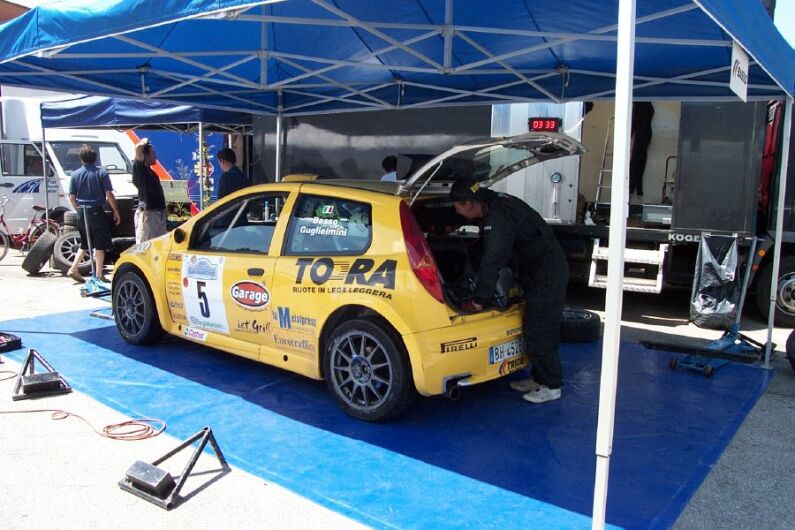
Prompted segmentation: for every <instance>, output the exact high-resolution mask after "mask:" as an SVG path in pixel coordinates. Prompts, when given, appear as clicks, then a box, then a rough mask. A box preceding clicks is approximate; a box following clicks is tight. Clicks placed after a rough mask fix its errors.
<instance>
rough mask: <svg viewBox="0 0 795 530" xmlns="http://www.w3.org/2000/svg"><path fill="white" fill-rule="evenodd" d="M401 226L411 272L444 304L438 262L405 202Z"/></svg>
mask: <svg viewBox="0 0 795 530" xmlns="http://www.w3.org/2000/svg"><path fill="white" fill-rule="evenodd" d="M400 226H401V227H403V240H404V241H405V242H406V253H407V254H408V256H409V262H410V263H411V270H413V271H414V274H415V275H416V276H417V279H418V280H419V281H420V283H421V284H422V286H423V287H425V289H426V290H427V291H428V292H429V293H430V294H431V296H433V297H434V298H436V299H437V300H438V301H440V302H441V303H444V295H443V294H442V281H441V279H440V278H439V269H438V268H437V267H436V260H434V259H433V254H431V247H430V246H428V241H427V240H426V239H425V236H424V235H423V234H422V229H421V228H420V225H419V224H417V220H416V219H414V215H413V214H412V213H411V209H410V208H409V206H408V205H407V204H406V203H405V202H401V203H400Z"/></svg>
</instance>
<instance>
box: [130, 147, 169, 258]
mask: <svg viewBox="0 0 795 530" xmlns="http://www.w3.org/2000/svg"><path fill="white" fill-rule="evenodd" d="M155 162H157V153H155V148H154V147H152V144H151V143H149V139H148V138H142V139H141V141H140V142H138V143H137V144H136V145H135V161H134V162H133V185H134V186H135V187H136V188H138V209H136V210H135V242H136V243H143V242H144V241H148V240H150V239H154V238H156V237H160V236H162V235H163V234H165V233H166V232H168V230H167V228H166V198H165V196H164V195H163V186H162V185H161V184H160V179H159V178H158V177H157V175H156V174H155V172H154V171H153V170H152V167H151V166H152V165H154V163H155Z"/></svg>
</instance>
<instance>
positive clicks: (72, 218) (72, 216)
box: [63, 210, 80, 228]
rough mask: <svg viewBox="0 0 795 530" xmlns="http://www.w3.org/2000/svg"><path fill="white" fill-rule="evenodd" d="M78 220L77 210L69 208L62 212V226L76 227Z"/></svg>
mask: <svg viewBox="0 0 795 530" xmlns="http://www.w3.org/2000/svg"><path fill="white" fill-rule="evenodd" d="M79 222H80V216H79V215H78V214H77V212H73V211H71V210H69V211H68V212H64V214H63V224H64V226H73V227H75V228H77V223H79Z"/></svg>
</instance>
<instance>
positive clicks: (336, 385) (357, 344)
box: [324, 319, 416, 421]
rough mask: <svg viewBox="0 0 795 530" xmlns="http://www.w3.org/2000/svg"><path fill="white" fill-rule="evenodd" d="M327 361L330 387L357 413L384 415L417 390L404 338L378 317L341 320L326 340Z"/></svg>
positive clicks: (347, 409)
mask: <svg viewBox="0 0 795 530" xmlns="http://www.w3.org/2000/svg"><path fill="white" fill-rule="evenodd" d="M324 364H325V366H324V369H325V376H326V385H327V386H328V389H329V392H331V395H332V396H334V399H335V400H336V401H337V403H338V404H339V405H340V407H341V408H342V409H343V410H344V411H345V412H346V413H347V414H349V415H351V416H353V417H354V418H357V419H360V420H364V421H380V420H383V419H386V418H388V417H390V416H394V415H396V414H399V413H400V412H402V411H403V410H405V409H406V408H407V407H408V406H409V405H410V404H411V402H412V401H413V399H414V397H415V396H416V390H415V389H414V381H413V379H412V373H411V364H410V363H409V360H408V356H407V355H406V352H405V350H404V349H403V346H402V344H401V343H400V338H399V337H398V336H397V335H396V334H395V333H393V332H391V330H388V328H387V327H386V325H385V324H382V323H380V322H379V321H376V320H371V319H354V320H350V321H347V322H344V323H343V324H341V325H339V326H337V327H336V328H335V329H334V330H333V331H332V332H331V335H330V336H329V339H328V341H327V346H326V354H325V356H324Z"/></svg>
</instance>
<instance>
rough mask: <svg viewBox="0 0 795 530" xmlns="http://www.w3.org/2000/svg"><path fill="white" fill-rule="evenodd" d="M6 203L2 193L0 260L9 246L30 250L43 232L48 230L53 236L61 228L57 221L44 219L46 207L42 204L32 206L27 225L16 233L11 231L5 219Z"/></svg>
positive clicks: (58, 232) (59, 231) (0, 202)
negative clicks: (30, 216) (31, 213)
mask: <svg viewBox="0 0 795 530" xmlns="http://www.w3.org/2000/svg"><path fill="white" fill-rule="evenodd" d="M7 203H8V197H7V196H6V195H3V197H2V199H0V260H2V259H3V258H5V257H6V254H8V250H9V249H10V248H14V249H15V250H19V251H23V252H24V251H27V250H30V249H31V247H33V245H34V244H35V243H36V241H37V240H38V239H39V237H41V235H42V234H44V233H45V232H50V233H51V234H53V235H54V236H55V237H58V236H59V235H60V233H61V228H60V226H58V223H56V222H55V221H52V220H50V221H47V220H45V218H44V212H45V210H46V208H44V206H33V217H32V218H31V219H30V222H29V223H28V227H27V228H26V229H25V230H24V231H22V232H20V233H18V234H13V233H11V230H10V229H9V227H8V225H7V224H6V221H5V211H6V204H7Z"/></svg>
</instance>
